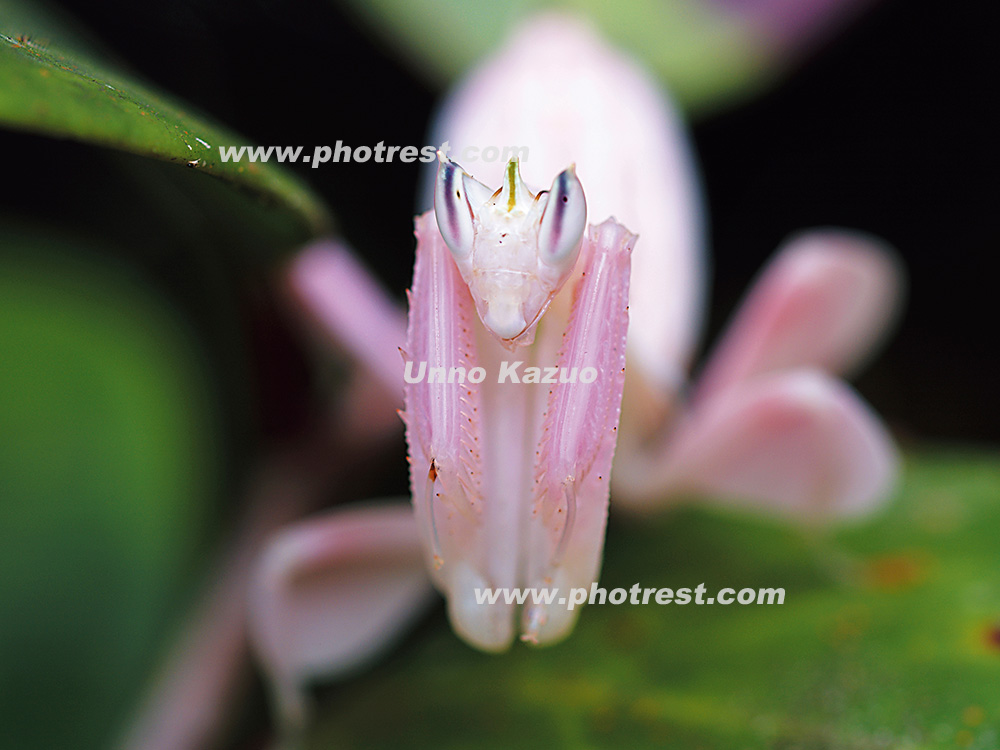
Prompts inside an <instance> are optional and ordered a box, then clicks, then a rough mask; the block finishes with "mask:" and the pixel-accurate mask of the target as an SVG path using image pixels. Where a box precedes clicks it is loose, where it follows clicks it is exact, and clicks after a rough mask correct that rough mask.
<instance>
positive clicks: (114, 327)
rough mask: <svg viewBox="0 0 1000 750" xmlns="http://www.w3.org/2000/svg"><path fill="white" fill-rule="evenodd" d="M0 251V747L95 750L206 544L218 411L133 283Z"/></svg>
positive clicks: (118, 273)
mask: <svg viewBox="0 0 1000 750" xmlns="http://www.w3.org/2000/svg"><path fill="white" fill-rule="evenodd" d="M0 240H2V242H0V300H2V304H0V425H2V427H0V431H2V436H3V437H2V440H0V602H2V606H0V685H2V693H3V699H2V700H0V727H2V728H3V729H2V731H0V734H2V735H3V745H4V746H5V747H11V748H14V747H16V748H20V750H34V749H36V748H37V750H50V749H51V748H79V749H80V750H86V749H87V748H95V749H96V748H101V747H108V746H109V743H110V741H111V740H112V739H113V736H114V734H115V733H116V732H117V731H120V728H121V723H122V722H123V721H124V718H125V716H127V715H128V713H129V712H130V711H131V710H132V709H133V708H134V704H135V701H136V696H137V695H138V694H139V689H140V688H141V687H142V686H143V685H144V683H145V680H146V678H147V677H148V674H149V673H150V671H151V670H152V668H153V666H154V663H155V660H156V658H157V656H158V651H159V648H160V646H161V641H162V640H163V639H164V638H165V636H166V635H168V634H169V631H170V629H171V627H172V626H175V625H176V617H177V615H178V613H179V612H180V611H182V610H183V604H185V603H186V602H184V601H183V597H182V596H180V594H181V590H182V586H183V585H185V584H189V583H190V578H191V576H192V574H193V572H194V562H195V559H196V558H197V557H198V556H200V555H201V554H202V550H201V549H200V548H201V547H202V546H203V545H204V544H205V542H206V537H207V532H206V527H207V525H208V522H209V519H210V514H209V513H208V511H209V510H210V509H211V508H212V507H213V506H214V505H215V504H216V498H217V495H218V492H219V488H220V477H219V475H220V463H221V458H220V456H219V455H218V454H217V445H218V440H219V437H218V433H219V425H218V423H217V415H216V414H215V413H214V412H213V410H212V408H211V406H210V405H211V404H212V402H213V401H214V399H213V398H212V395H211V394H210V388H209V386H208V383H207V376H206V373H205V367H204V363H203V362H202V361H201V357H200V355H199V354H198V352H197V351H196V350H195V348H194V345H193V341H192V335H191V333H190V331H188V330H186V329H185V327H184V322H183V321H181V320H180V319H179V318H178V316H177V315H176V314H175V313H174V312H173V311H172V310H171V309H170V308H169V307H168V306H167V305H166V304H164V301H163V300H162V299H160V298H159V297H158V296H157V295H156V294H155V293H154V292H153V291H152V290H151V289H149V288H148V287H147V286H146V285H145V284H144V282H143V281H142V280H141V278H140V277H138V276H137V275H136V274H134V273H132V272H129V271H128V270H127V269H125V268H124V267H121V266H120V265H116V264H113V263H112V262H110V261H108V260H107V259H101V257H100V256H99V255H98V249H97V248H90V247H87V246H85V245H84V243H80V242H76V241H74V242H72V243H69V242H67V243H61V242H53V241H52V240H51V239H41V238H40V236H39V235H37V234H34V233H31V232H28V231H18V230H12V229H11V228H10V227H8V226H6V225H4V226H2V227H0Z"/></svg>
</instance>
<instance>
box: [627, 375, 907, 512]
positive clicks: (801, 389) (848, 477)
mask: <svg viewBox="0 0 1000 750" xmlns="http://www.w3.org/2000/svg"><path fill="white" fill-rule="evenodd" d="M896 469H897V456H896V450H895V446H894V444H893V441H892V439H891V437H890V436H889V434H888V433H887V431H886V429H885V427H884V426H883V424H882V422H881V421H880V420H879V418H878V416H877V415H876V414H875V413H874V412H873V411H872V410H871V408H870V407H869V406H868V405H867V404H865V403H864V402H863V401H862V400H861V399H860V398H859V397H858V396H857V394H856V393H855V392H854V391H853V390H851V389H850V388H849V387H848V386H847V385H846V384H844V383H843V382H841V381H839V380H836V379H834V378H832V377H830V376H829V375H827V374H825V373H822V372H820V371H816V370H792V371H786V372H781V373H774V374H768V375H762V376H760V377H758V378H755V379H753V380H748V381H744V382H742V383H740V384H738V385H735V386H733V387H731V388H729V389H727V390H725V391H723V392H720V393H717V394H716V395H714V396H713V397H712V398H709V399H706V400H705V401H703V402H702V403H701V404H700V405H699V406H698V407H697V408H696V409H695V410H694V411H693V412H692V413H691V414H689V415H688V416H687V418H686V419H685V421H684V422H683V423H682V424H681V425H680V426H679V429H678V431H677V433H676V434H675V435H674V436H673V439H672V440H671V442H670V444H669V448H668V450H667V452H666V453H665V454H664V455H663V456H662V458H661V459H660V460H659V461H656V462H651V464H649V465H647V466H646V467H645V471H634V472H632V473H631V474H630V475H625V476H623V472H622V470H621V467H617V469H616V471H617V472H618V473H617V474H616V479H618V480H624V481H623V485H625V486H626V487H627V489H628V490H629V491H628V492H627V494H628V495H629V496H630V497H632V498H633V499H634V498H636V497H639V496H644V497H645V498H646V502H645V504H642V503H635V502H634V504H635V505H640V506H643V505H644V507H654V506H655V505H660V504H662V503H663V502H664V501H665V500H666V499H668V498H670V499H676V498H677V497H679V496H683V495H698V496H702V497H704V498H706V499H709V500H719V501H722V502H726V503H730V504H747V505H755V506H758V507H760V508H761V509H763V510H773V511H777V512H781V513H785V514H791V515H797V516H804V517H807V518H821V517H828V516H832V515H838V514H843V515H850V514H857V513H863V512H865V511H868V510H870V509H871V507H872V506H873V505H874V504H875V503H876V502H877V501H878V500H880V499H882V498H883V497H885V496H886V495H887V494H888V493H889V492H890V491H891V489H892V485H893V482H894V480H895V476H896Z"/></svg>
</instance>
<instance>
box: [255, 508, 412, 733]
mask: <svg viewBox="0 0 1000 750" xmlns="http://www.w3.org/2000/svg"><path fill="white" fill-rule="evenodd" d="M431 592H432V588H431V586H430V581H429V580H428V578H427V574H426V573H425V572H424V566H423V561H422V552H421V548H420V541H419V535H418V533H417V524H416V521H415V519H414V518H413V512H412V510H411V509H410V507H409V505H408V504H407V505H402V504H401V505H395V506H374V507H366V508H345V509H338V510H335V511H332V512H330V513H327V514H325V515H322V516H318V517H315V518H312V519H310V520H307V521H304V522H301V523H299V524H297V525H295V526H291V527H288V528H286V529H285V530H283V531H282V532H280V533H279V534H278V535H277V536H275V537H274V539H273V540H272V541H271V543H270V544H269V545H268V547H267V548H266V550H265V551H264V553H263V554H262V556H261V559H260V562H259V567H258V570H257V575H256V577H255V581H254V585H253V587H252V590H251V596H250V633H251V639H252V642H253V644H254V645H255V647H256V651H257V654H258V656H259V658H260V659H261V661H262V662H263V663H264V666H265V667H266V668H267V671H268V674H269V676H270V677H271V678H272V679H273V681H274V689H275V694H276V698H277V702H278V708H279V712H280V714H281V716H282V717H283V720H284V721H285V722H286V724H289V725H292V726H294V725H300V724H301V723H302V721H303V720H304V718H305V713H306V708H307V701H306V697H305V694H304V692H303V691H304V686H305V685H306V683H307V682H308V681H309V680H310V679H315V678H317V677H321V676H322V677H328V676H331V675H335V674H339V673H343V672H345V671H349V670H353V669H355V668H357V667H359V666H360V665H362V664H363V663H365V662H366V661H368V660H369V659H371V658H372V657H373V656H374V655H375V654H376V653H377V652H378V651H380V650H381V649H383V648H385V646H386V645H387V644H388V643H389V642H391V641H392V640H393V639H395V638H397V637H398V636H399V635H400V634H401V633H402V632H403V631H404V630H405V629H406V627H407V626H408V625H409V624H410V623H411V622H412V621H413V619H414V618H415V617H416V616H417V614H419V612H420V610H421V609H422V608H423V606H424V605H426V604H427V603H428V602H429V601H430V600H431Z"/></svg>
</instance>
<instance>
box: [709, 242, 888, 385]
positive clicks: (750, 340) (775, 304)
mask: <svg viewBox="0 0 1000 750" xmlns="http://www.w3.org/2000/svg"><path fill="white" fill-rule="evenodd" d="M901 289H902V271H901V269H900V266H899V264H898V263H897V262H896V260H895V256H894V255H893V253H892V251H891V250H890V249H889V248H887V246H886V245H885V244H884V243H882V242H880V241H879V240H877V239H875V238H873V237H870V236H868V235H864V234H860V233H856V232H847V231H837V230H825V231H813V232H810V233H808V234H803V235H800V236H798V237H796V238H794V239H793V240H791V241H790V242H789V243H788V244H787V245H786V246H785V248H784V249H783V250H780V251H779V252H778V253H777V255H776V257H775V258H774V259H773V260H772V261H771V263H770V264H769V265H768V266H767V267H766V268H765V269H764V271H763V272H762V274H761V277H760V278H759V280H758V281H757V282H756V283H755V284H754V285H753V287H752V289H751V291H750V293H749V295H748V296H747V299H746V301H745V302H744V303H743V305H742V306H741V307H740V309H739V311H738V312H737V314H736V315H735V317H734V319H733V322H732V323H731V324H730V327H729V330H728V331H727V332H726V333H725V335H724V336H723V337H722V339H721V341H720V343H719V344H718V345H717V347H716V350H715V353H714V355H713V356H712V357H711V359H710V360H709V363H708V365H707V366H706V368H705V371H704V373H703V375H702V376H701V377H700V378H699V381H698V384H697V389H696V391H695V395H694V400H695V401H696V402H697V401H700V400H704V399H707V398H710V397H712V396H713V395H714V394H717V393H719V392H721V391H722V390H724V389H725V388H728V387H730V386H732V385H734V384H737V383H739V382H741V381H743V380H747V379H749V378H752V377H754V376H756V375H760V374H762V373H767V372H774V371H777V370H782V369H787V368H793V367H817V368H821V369H824V370H826V371H828V372H831V373H835V374H839V373H845V372H848V371H851V370H853V369H854V368H856V367H857V366H858V365H859V364H860V363H861V362H862V361H863V360H864V359H865V358H866V357H867V356H868V355H869V354H870V353H871V352H872V350H873V349H874V348H875V346H876V344H877V343H879V342H880V341H881V340H882V339H883V337H884V335H885V333H886V331H887V330H888V328H889V324H890V322H891V321H893V320H894V318H895V313H896V311H897V310H898V308H899V301H900V296H901Z"/></svg>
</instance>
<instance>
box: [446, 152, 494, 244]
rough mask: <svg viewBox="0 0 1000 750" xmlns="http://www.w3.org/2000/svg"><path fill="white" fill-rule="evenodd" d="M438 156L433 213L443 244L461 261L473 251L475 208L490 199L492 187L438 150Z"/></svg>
mask: <svg viewBox="0 0 1000 750" xmlns="http://www.w3.org/2000/svg"><path fill="white" fill-rule="evenodd" d="M438 160H439V162H438V173H437V183H436V185H435V188H434V213H435V215H436V216H437V224H438V229H439V230H440V231H441V236H442V237H443V238H444V241H445V244H447V245H448V249H449V250H451V254H452V256H453V257H454V258H455V260H456V261H457V262H459V263H461V262H463V261H465V260H467V259H468V258H469V256H470V255H471V254H472V246H473V243H474V242H475V237H476V219H475V214H476V210H477V209H479V207H480V206H481V205H482V204H483V203H485V202H486V201H487V200H488V199H489V197H490V195H491V191H490V190H489V188H487V187H486V186H485V185H483V184H482V183H481V182H478V181H477V180H475V179H473V178H472V177H470V176H469V175H468V174H467V173H466V172H465V170H464V169H462V168H461V167H460V166H458V165H457V164H456V163H455V162H453V161H452V160H451V159H449V158H447V157H446V156H445V155H444V154H442V153H441V152H440V151H438Z"/></svg>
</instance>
